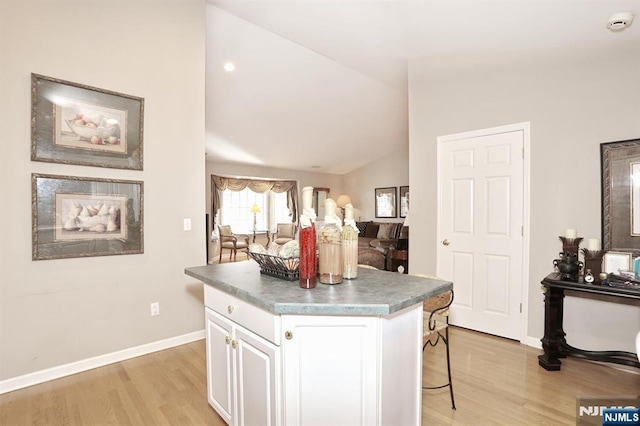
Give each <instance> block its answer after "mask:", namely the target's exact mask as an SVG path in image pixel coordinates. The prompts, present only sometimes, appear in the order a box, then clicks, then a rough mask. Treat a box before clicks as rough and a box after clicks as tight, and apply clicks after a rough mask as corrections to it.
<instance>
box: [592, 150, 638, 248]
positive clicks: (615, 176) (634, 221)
mask: <svg viewBox="0 0 640 426" xmlns="http://www.w3.org/2000/svg"><path fill="white" fill-rule="evenodd" d="M600 162H601V172H602V175H601V178H602V241H603V249H604V250H607V251H609V250H613V251H623V252H631V253H637V252H640V139H634V140H626V141H621V142H609V143H603V144H600Z"/></svg>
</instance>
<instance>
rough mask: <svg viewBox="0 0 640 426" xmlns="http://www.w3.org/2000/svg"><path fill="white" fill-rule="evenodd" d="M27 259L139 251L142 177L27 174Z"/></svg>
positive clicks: (141, 237)
mask: <svg viewBox="0 0 640 426" xmlns="http://www.w3.org/2000/svg"><path fill="white" fill-rule="evenodd" d="M31 183H32V194H31V198H32V200H31V201H32V221H33V223H32V240H33V241H32V258H33V260H45V259H61V258H72V257H89V256H108V255H120V254H139V253H143V252H144V238H143V237H144V229H143V223H144V215H143V200H144V186H143V182H141V181H127V180H115V179H98V178H81V177H73V176H56V175H44V174H32V182H31Z"/></svg>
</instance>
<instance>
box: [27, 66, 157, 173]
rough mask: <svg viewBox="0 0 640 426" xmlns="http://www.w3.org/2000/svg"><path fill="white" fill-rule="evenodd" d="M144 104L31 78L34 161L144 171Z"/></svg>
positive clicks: (133, 98) (110, 93)
mask: <svg viewBox="0 0 640 426" xmlns="http://www.w3.org/2000/svg"><path fill="white" fill-rule="evenodd" d="M143 127H144V99H143V98H140V97H137V96H132V95H126V94H123V93H118V92H113V91H110V90H105V89H99V88H96V87H91V86H87V85H83V84H78V83H72V82H69V81H65V80H60V79H57V78H52V77H46V76H43V75H39V74H31V160H33V161H45V162H52V163H64V164H78V165H83V166H96V167H110V168H116V169H132V170H142V167H143Z"/></svg>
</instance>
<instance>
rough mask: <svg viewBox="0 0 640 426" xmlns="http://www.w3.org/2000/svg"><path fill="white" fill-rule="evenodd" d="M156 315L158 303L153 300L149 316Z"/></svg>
mask: <svg viewBox="0 0 640 426" xmlns="http://www.w3.org/2000/svg"><path fill="white" fill-rule="evenodd" d="M156 315H160V303H159V302H153V303H152V304H151V316H152V317H155V316H156Z"/></svg>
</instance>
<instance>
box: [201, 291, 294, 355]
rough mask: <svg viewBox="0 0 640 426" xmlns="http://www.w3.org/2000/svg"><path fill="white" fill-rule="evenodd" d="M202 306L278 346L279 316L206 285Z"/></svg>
mask: <svg viewBox="0 0 640 426" xmlns="http://www.w3.org/2000/svg"><path fill="white" fill-rule="evenodd" d="M204 304H205V306H206V307H208V308H209V309H211V310H213V311H215V312H217V313H218V314H220V315H222V316H223V317H225V318H228V319H230V320H231V321H233V322H235V323H236V324H238V325H241V326H242V327H244V328H246V329H247V330H250V331H252V332H254V333H255V334H257V335H258V336H261V337H263V338H265V339H266V340H268V341H270V342H272V343H274V344H276V345H277V346H280V335H281V333H280V330H281V325H280V316H279V315H274V314H272V313H270V312H267V311H265V310H264V309H261V308H258V307H257V306H254V305H252V304H250V303H247V302H245V301H244V300H240V299H238V298H237V297H234V296H232V295H230V294H227V293H225V292H223V291H220V290H217V289H215V288H213V287H211V286H209V285H206V284H205V286H204Z"/></svg>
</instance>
